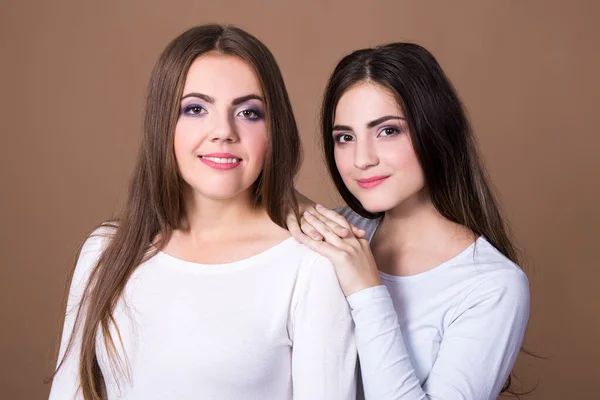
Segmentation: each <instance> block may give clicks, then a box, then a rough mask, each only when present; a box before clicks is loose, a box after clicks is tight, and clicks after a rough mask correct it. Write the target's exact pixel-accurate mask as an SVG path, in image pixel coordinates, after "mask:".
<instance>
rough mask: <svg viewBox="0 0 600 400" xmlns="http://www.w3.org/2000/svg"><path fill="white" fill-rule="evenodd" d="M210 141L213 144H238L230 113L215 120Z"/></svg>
mask: <svg viewBox="0 0 600 400" xmlns="http://www.w3.org/2000/svg"><path fill="white" fill-rule="evenodd" d="M209 139H210V141H211V142H219V141H222V142H236V141H237V140H238V136H237V133H236V130H235V126H234V123H233V118H231V117H230V116H229V115H228V113H224V114H223V116H222V117H217V118H215V123H214V125H213V127H212V129H211V130H210V133H209Z"/></svg>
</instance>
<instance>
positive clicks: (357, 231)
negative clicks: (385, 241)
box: [352, 225, 367, 239]
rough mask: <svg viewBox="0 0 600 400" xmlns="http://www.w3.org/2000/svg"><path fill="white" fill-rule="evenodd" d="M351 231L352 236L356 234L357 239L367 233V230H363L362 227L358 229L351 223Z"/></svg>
mask: <svg viewBox="0 0 600 400" xmlns="http://www.w3.org/2000/svg"><path fill="white" fill-rule="evenodd" d="M352 233H354V236H356V237H357V238H359V239H362V238H364V237H365V235H366V234H367V232H365V230H364V229H360V228H358V227H356V226H354V225H352Z"/></svg>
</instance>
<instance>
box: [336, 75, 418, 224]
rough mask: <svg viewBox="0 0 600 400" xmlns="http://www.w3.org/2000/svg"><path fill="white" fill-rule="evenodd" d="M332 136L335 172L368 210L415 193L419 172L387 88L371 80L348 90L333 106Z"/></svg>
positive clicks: (402, 120) (387, 206)
mask: <svg viewBox="0 0 600 400" xmlns="http://www.w3.org/2000/svg"><path fill="white" fill-rule="evenodd" d="M332 135H333V141H334V156H335V162H336V165H337V168H338V171H339V173H340V175H341V177H342V179H343V181H344V183H345V185H346V187H347V188H348V190H350V192H351V193H352V194H353V195H354V196H355V197H356V198H357V199H358V200H359V201H360V202H361V204H362V206H363V207H364V208H365V209H366V210H367V211H370V212H373V213H375V212H384V211H388V210H391V209H393V208H395V207H397V206H399V205H401V204H403V203H405V202H407V201H409V200H411V199H415V198H418V197H419V193H421V192H422V189H423V187H424V177H423V171H422V169H421V166H420V164H419V161H418V159H417V156H416V154H415V151H414V149H413V146H412V143H411V140H410V136H409V131H408V124H407V122H406V118H405V116H404V113H403V111H402V108H401V107H400V105H399V104H398V102H397V101H396V99H395V98H394V96H393V94H392V93H391V92H390V91H389V90H387V89H386V88H384V87H382V86H381V85H378V84H376V83H372V82H361V83H358V84H356V85H354V86H352V87H351V88H350V89H348V90H347V91H346V92H345V93H344V94H343V95H342V97H341V98H340V100H339V102H338V104H337V107H336V110H335V121H334V128H333V132H332Z"/></svg>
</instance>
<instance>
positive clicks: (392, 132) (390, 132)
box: [378, 126, 401, 137]
mask: <svg viewBox="0 0 600 400" xmlns="http://www.w3.org/2000/svg"><path fill="white" fill-rule="evenodd" d="M400 132H401V130H400V129H399V128H396V127H393V126H387V127H385V128H383V129H382V130H381V131H379V135H378V136H383V137H390V136H396V135H398V134H400Z"/></svg>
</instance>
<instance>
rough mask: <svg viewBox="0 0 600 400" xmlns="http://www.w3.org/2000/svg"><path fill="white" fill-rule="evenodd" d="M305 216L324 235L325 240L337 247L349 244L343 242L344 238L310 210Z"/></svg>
mask: <svg viewBox="0 0 600 400" xmlns="http://www.w3.org/2000/svg"><path fill="white" fill-rule="evenodd" d="M303 218H304V219H306V222H308V223H309V224H310V225H312V227H313V228H314V229H316V231H317V232H318V233H319V234H321V236H323V238H324V239H325V241H327V242H328V243H330V244H332V245H333V246H335V247H337V248H344V247H346V246H347V245H346V244H345V243H344V242H343V239H342V238H340V237H339V236H338V235H337V234H336V233H335V232H334V231H333V230H332V229H331V228H330V227H329V226H328V225H327V224H326V223H324V222H323V221H321V220H320V219H318V218H317V217H315V216H314V215H312V214H311V213H309V212H305V213H304V215H303Z"/></svg>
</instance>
